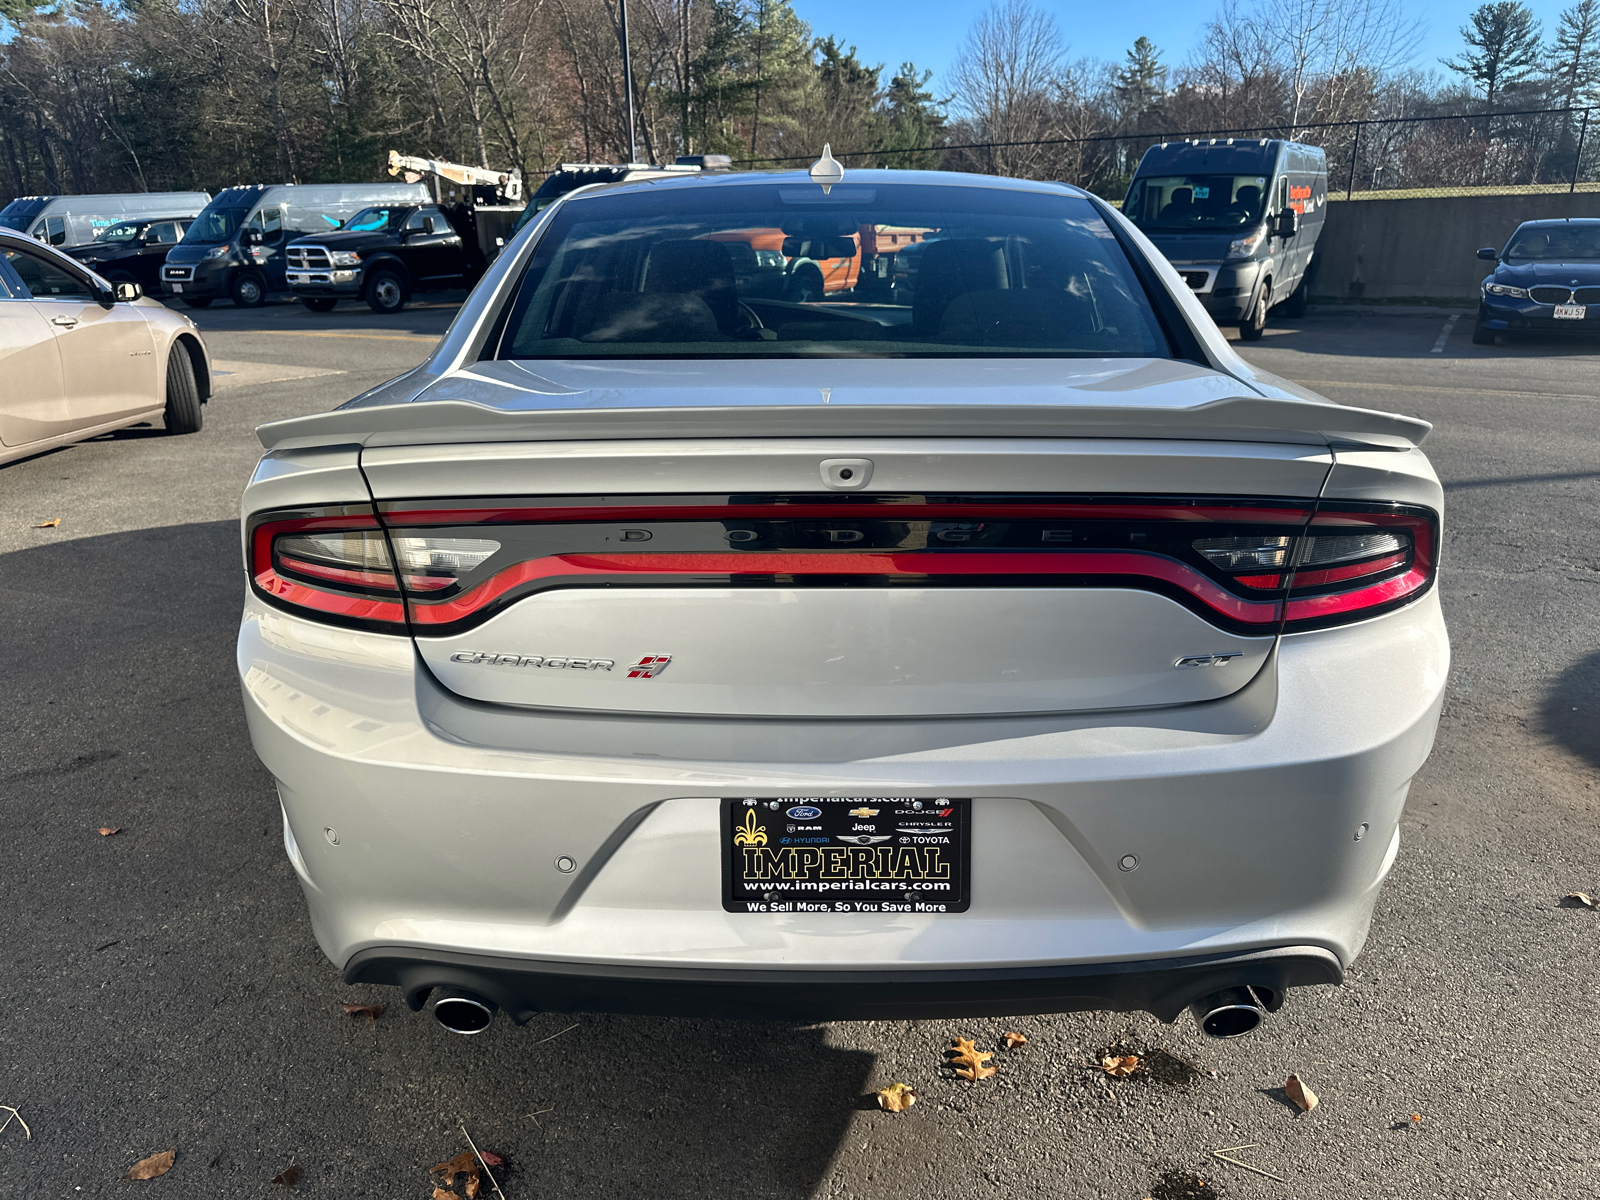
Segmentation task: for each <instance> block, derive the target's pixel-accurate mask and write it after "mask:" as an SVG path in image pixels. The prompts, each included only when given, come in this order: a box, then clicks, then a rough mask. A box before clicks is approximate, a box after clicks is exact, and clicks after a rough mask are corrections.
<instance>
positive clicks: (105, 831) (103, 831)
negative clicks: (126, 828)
mask: <svg viewBox="0 0 1600 1200" xmlns="http://www.w3.org/2000/svg"><path fill="white" fill-rule="evenodd" d="M121 832H122V830H121V829H120V828H118V829H113V828H112V827H111V826H109V825H102V826H100V836H101V837H110V836H111V835H112V834H113V833H121Z"/></svg>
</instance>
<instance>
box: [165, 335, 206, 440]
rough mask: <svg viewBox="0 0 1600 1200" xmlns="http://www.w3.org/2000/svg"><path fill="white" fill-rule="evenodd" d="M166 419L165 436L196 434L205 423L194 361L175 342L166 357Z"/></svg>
mask: <svg viewBox="0 0 1600 1200" xmlns="http://www.w3.org/2000/svg"><path fill="white" fill-rule="evenodd" d="M165 419H166V424H167V432H168V433H199V432H200V426H201V425H202V424H203V423H204V417H203V415H202V410H201V408H200V386H199V384H197V383H196V382H195V378H194V360H193V359H192V358H190V357H189V352H188V351H187V350H186V349H184V347H183V343H181V342H174V343H173V346H172V350H171V351H170V352H169V353H168V355H167V411H166V413H165Z"/></svg>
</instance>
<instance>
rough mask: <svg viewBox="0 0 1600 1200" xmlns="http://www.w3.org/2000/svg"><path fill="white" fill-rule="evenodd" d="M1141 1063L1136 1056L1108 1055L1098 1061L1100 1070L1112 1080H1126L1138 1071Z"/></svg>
mask: <svg viewBox="0 0 1600 1200" xmlns="http://www.w3.org/2000/svg"><path fill="white" fill-rule="evenodd" d="M1141 1061H1142V1060H1141V1059H1140V1058H1139V1056H1138V1055H1137V1054H1108V1055H1106V1056H1105V1057H1104V1058H1102V1059H1101V1060H1100V1069H1101V1070H1103V1071H1104V1072H1105V1073H1106V1074H1107V1075H1109V1076H1111V1077H1112V1078H1113V1079H1126V1078H1127V1077H1128V1076H1129V1075H1132V1074H1133V1073H1134V1072H1135V1071H1137V1070H1138V1069H1139V1063H1140V1062H1141Z"/></svg>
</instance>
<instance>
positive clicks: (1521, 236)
mask: <svg viewBox="0 0 1600 1200" xmlns="http://www.w3.org/2000/svg"><path fill="white" fill-rule="evenodd" d="M1505 257H1506V258H1508V259H1512V258H1516V259H1523V260H1534V261H1540V260H1543V261H1554V262H1574V261H1593V260H1595V259H1600V223H1597V224H1594V225H1534V226H1531V227H1529V228H1526V229H1519V230H1517V232H1516V233H1514V234H1512V235H1511V243H1510V245H1508V246H1507V247H1506V252H1505Z"/></svg>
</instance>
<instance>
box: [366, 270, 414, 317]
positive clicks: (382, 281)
mask: <svg viewBox="0 0 1600 1200" xmlns="http://www.w3.org/2000/svg"><path fill="white" fill-rule="evenodd" d="M405 306H406V285H405V281H404V280H403V279H401V278H400V276H399V275H397V274H395V273H394V272H393V271H387V270H385V271H374V272H373V273H372V277H371V278H370V279H368V280H367V307H368V308H370V309H372V311H373V312H375V313H397V312H399V311H400V310H401V309H402V308H404V307H405Z"/></svg>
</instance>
